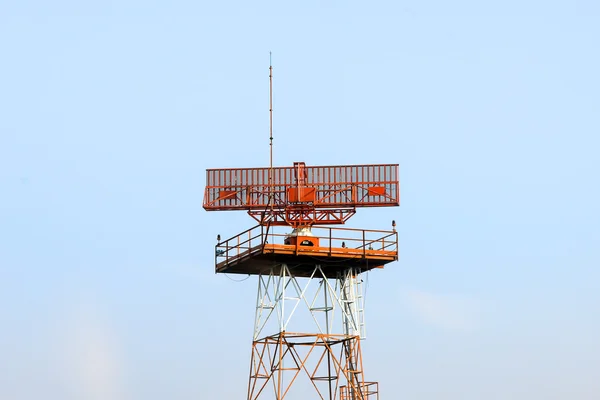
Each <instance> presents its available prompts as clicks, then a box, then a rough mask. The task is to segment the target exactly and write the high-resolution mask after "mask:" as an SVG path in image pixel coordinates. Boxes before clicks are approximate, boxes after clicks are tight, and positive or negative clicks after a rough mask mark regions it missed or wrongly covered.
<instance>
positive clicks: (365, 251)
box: [362, 229, 367, 258]
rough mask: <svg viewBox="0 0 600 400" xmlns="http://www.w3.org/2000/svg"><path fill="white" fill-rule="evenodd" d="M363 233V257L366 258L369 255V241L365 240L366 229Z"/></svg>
mask: <svg viewBox="0 0 600 400" xmlns="http://www.w3.org/2000/svg"><path fill="white" fill-rule="evenodd" d="M362 234H363V244H362V248H363V258H365V257H366V256H367V243H366V242H365V230H364V229H363V231H362Z"/></svg>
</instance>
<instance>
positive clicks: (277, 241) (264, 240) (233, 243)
mask: <svg viewBox="0 0 600 400" xmlns="http://www.w3.org/2000/svg"><path fill="white" fill-rule="evenodd" d="M275 230H276V228H275V227H272V226H263V225H257V226H255V227H253V228H250V229H248V230H246V231H244V232H242V233H240V234H239V235H236V236H233V237H231V238H229V239H227V240H225V241H223V242H220V243H218V244H217V245H216V248H215V256H216V261H217V264H218V263H220V262H223V261H225V263H226V264H229V262H231V261H233V260H236V259H239V258H243V257H246V256H249V255H252V254H254V253H255V252H261V251H263V250H264V248H265V246H268V247H274V246H269V245H276V246H277V247H278V248H280V249H286V250H295V252H296V254H298V252H299V251H300V250H303V249H304V250H306V249H308V248H307V247H303V246H302V245H301V244H299V243H298V242H296V243H295V244H292V245H289V244H287V245H286V244H285V243H286V239H288V238H289V236H290V234H289V232H288V233H278V232H275ZM311 232H312V237H314V238H316V239H318V242H319V243H318V245H317V246H315V247H311V248H310V250H316V251H320V252H327V253H328V254H329V255H331V254H332V253H334V252H339V251H344V252H348V253H349V254H354V255H359V256H360V255H362V256H363V257H367V255H369V254H373V253H377V252H385V253H387V254H390V253H394V252H395V253H396V254H397V252H398V233H397V232H396V231H395V230H393V231H382V230H369V229H353V228H332V227H313V228H312V230H311Z"/></svg>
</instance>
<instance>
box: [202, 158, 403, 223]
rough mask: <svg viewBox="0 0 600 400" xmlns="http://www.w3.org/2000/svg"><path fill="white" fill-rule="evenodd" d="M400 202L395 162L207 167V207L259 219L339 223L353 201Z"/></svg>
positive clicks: (359, 204)
mask: <svg viewBox="0 0 600 400" xmlns="http://www.w3.org/2000/svg"><path fill="white" fill-rule="evenodd" d="M399 204H400V183H399V174H398V164H373V165H345V166H313V167H311V166H306V165H305V164H304V163H302V162H296V163H294V166H293V167H276V168H226V169H208V170H207V171H206V189H205V192H204V202H203V206H204V208H205V209H206V210H208V211H225V210H245V211H247V212H248V213H249V214H250V215H251V216H252V217H254V218H255V219H256V220H257V221H258V222H259V223H261V224H268V223H270V224H271V225H290V226H311V225H322V224H343V223H344V222H345V221H346V220H347V219H348V218H349V217H351V216H352V215H354V213H355V208H356V207H387V206H398V205H399Z"/></svg>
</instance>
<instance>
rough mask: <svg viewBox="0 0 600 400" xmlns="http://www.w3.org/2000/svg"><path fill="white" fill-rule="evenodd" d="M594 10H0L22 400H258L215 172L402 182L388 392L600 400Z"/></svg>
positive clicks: (384, 322)
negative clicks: (215, 204) (209, 202)
mask: <svg viewBox="0 0 600 400" xmlns="http://www.w3.org/2000/svg"><path fill="white" fill-rule="evenodd" d="M599 27H600V7H599V6H598V3H596V2H593V1H545V2H541V1H526V2H517V1H503V2H476V1H460V0H459V1H453V2H441V1H433V0H432V1H424V2H368V3H365V2H355V1H345V2H342V1H327V2H326V1H308V2H302V3H286V4H282V3H281V2H271V3H269V2H214V3H202V2H191V1H173V2H169V3H166V2H165V3H162V2H148V1H146V2H141V1H132V0H128V1H118V2H116V1H114V2H110V1H106V2H76V1H54V2H36V1H19V2H4V3H2V4H0V52H1V54H2V63H0V110H1V111H2V112H1V116H2V117H1V118H0V303H1V304H2V306H1V307H0V326H1V328H0V354H1V357H0V359H1V361H0V398H3V399H15V400H25V399H27V400H28V399H39V398H40V397H41V396H44V397H45V398H52V399H91V400H94V399H109V398H110V399H115V400H121V399H144V400H152V399H164V398H178V399H198V398H219V399H239V398H243V397H244V395H245V391H246V383H247V374H248V361H249V356H250V342H251V338H252V322H253V311H254V304H253V303H254V299H255V290H256V281H255V280H254V279H249V280H247V281H245V282H241V283H240V282H233V281H231V280H229V279H227V277H225V276H215V275H214V274H213V273H212V271H213V251H214V248H213V245H214V242H215V237H216V234H217V233H220V234H221V235H222V236H223V237H228V236H232V235H234V234H236V233H238V232H240V231H243V230H245V229H247V228H249V227H251V226H252V224H253V223H252V220H251V219H250V217H248V216H247V215H245V214H244V213H207V212H205V211H204V210H203V209H202V207H201V205H202V195H203V185H204V180H205V173H204V171H205V169H206V168H216V167H252V166H256V167H260V166H266V165H268V160H269V158H268V156H269V155H268V53H269V51H272V52H273V60H274V67H275V72H274V74H275V83H274V87H275V117H274V120H275V141H274V143H275V164H276V165H281V166H287V165H291V163H292V162H293V161H305V162H306V163H307V164H312V165H327V164H334V165H337V164H361V163H388V162H389V163H399V164H400V170H401V197H402V205H401V207H399V208H392V209H378V210H369V209H365V210H360V211H359V213H358V214H357V215H356V216H355V217H353V218H352V219H351V220H350V221H349V225H350V226H352V227H364V228H373V229H387V228H388V227H389V224H390V221H391V220H392V219H395V220H396V221H397V222H398V231H399V234H400V241H401V244H400V249H401V259H400V261H399V262H397V263H394V264H391V265H389V266H388V267H386V268H385V269H384V270H382V271H377V272H373V273H370V274H369V289H368V294H367V297H368V300H367V303H368V304H367V321H368V325H369V338H368V339H367V341H366V342H365V343H364V347H363V351H364V354H363V355H364V358H365V363H366V364H365V368H366V371H367V379H369V380H378V381H379V382H380V387H381V390H382V396H383V398H388V399H394V398H398V399H399V398H406V399H422V400H433V399H439V398H444V399H450V400H453V399H456V400H465V399H467V400H468V399H473V400H479V399H482V398H488V399H507V398H510V399H514V400H525V399H527V400H529V399H574V398H576V399H580V400H586V399H590V400H591V399H597V398H598V397H600V375H599V372H598V371H600V344H599V341H598V337H600V291H599V288H600V272H599V270H598V265H600V256H599V254H598V249H599V243H600V230H599V228H598V226H599V225H600V212H599V211H598V204H599V203H600V185H599V184H598V173H599V172H600V162H599V161H598V149H599V148H600V139H598V133H599V132H600V122H599V120H598V110H599V109H600V94H599V93H600V77H599V74H598V71H600V56H599V53H598V48H600V28H599Z"/></svg>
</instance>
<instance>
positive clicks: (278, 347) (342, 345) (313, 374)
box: [247, 332, 379, 400]
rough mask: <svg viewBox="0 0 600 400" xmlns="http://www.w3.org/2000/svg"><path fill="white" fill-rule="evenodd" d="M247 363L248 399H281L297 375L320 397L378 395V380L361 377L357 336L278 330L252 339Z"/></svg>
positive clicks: (353, 399)
mask: <svg viewBox="0 0 600 400" xmlns="http://www.w3.org/2000/svg"><path fill="white" fill-rule="evenodd" d="M250 365H251V367H250V379H249V382H248V397H247V398H248V399H249V400H257V399H259V398H261V396H262V397H263V398H265V397H268V398H275V399H277V400H282V399H284V398H285V396H286V395H288V394H289V393H290V389H291V388H292V385H293V384H294V382H295V381H296V380H297V379H298V378H299V377H300V376H304V377H305V378H308V381H309V382H310V383H311V384H312V386H313V387H314V389H315V391H316V394H317V395H318V396H319V397H318V398H320V399H325V398H334V397H333V394H334V393H338V392H339V393H340V400H341V399H344V400H359V399H360V400H367V399H368V400H377V399H378V398H379V395H378V390H373V388H374V387H375V388H376V387H377V383H376V382H365V381H364V372H363V362H362V352H361V349H360V338H359V337H358V336H348V335H340V334H319V333H291V332H280V333H278V334H275V335H271V336H267V337H265V338H263V339H260V340H256V341H254V342H253V343H252V359H251V362H250ZM342 384H343V385H342ZM269 388H270V389H269ZM271 394H274V397H273V396H272V395H271ZM305 397H306V396H305ZM310 398H312V397H310ZM315 398H317V397H315Z"/></svg>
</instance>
